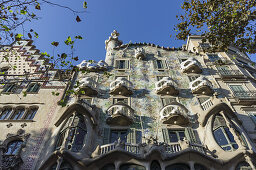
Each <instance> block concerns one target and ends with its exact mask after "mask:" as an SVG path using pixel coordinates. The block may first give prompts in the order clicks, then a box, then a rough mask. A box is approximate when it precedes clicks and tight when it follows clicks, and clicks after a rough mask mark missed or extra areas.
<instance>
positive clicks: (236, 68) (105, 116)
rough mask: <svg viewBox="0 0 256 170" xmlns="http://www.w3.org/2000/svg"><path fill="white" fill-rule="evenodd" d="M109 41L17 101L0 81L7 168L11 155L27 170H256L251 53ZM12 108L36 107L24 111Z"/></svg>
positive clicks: (115, 36) (193, 41)
mask: <svg viewBox="0 0 256 170" xmlns="http://www.w3.org/2000/svg"><path fill="white" fill-rule="evenodd" d="M105 44H106V58H105V61H99V62H96V61H85V60H84V61H82V62H81V64H79V65H77V67H78V68H79V69H78V70H79V71H74V72H73V74H72V78H71V79H70V80H69V84H68V85H66V86H61V85H60V83H62V82H60V81H57V80H56V81H55V82H54V81H48V82H45V86H46V87H47V85H48V88H43V87H45V86H41V85H40V88H36V89H39V90H38V92H37V93H36V94H32V95H30V94H28V95H30V96H26V97H22V99H19V98H15V97H16V96H15V95H16V94H10V95H8V97H6V94H5V92H6V91H5V89H6V88H7V87H8V86H7V85H4V86H3V87H2V88H3V91H2V93H3V94H2V95H1V96H0V101H1V103H0V104H1V105H2V106H1V107H2V110H1V116H0V126H1V129H2V130H3V132H2V133H1V134H0V140H1V148H0V149H1V150H0V151H1V157H0V161H1V162H2V165H1V166H2V168H3V169H4V167H5V166H7V165H6V164H7V162H8V159H9V157H14V158H15V159H17V161H19V164H17V165H15V166H13V167H11V166H9V167H10V168H13V169H24V170H25V169H26V170H29V169H40V170H64V169H65V170H73V169H74V170H80V169H81V170H82V169H90V170H94V169H95V170H119V169H120V170H130V169H135V170H158V169H159V170H160V169H164V170H220V169H223V170H244V169H248V170H249V169H255V168H256V166H255V164H256V159H255V158H256V148H255V144H256V108H255V106H256V95H255V94H256V91H255V88H256V84H255V82H256V74H254V73H255V69H256V67H255V66H254V63H253V62H252V61H251V60H250V59H249V57H248V56H246V55H245V54H243V53H241V52H239V51H238V50H237V49H236V48H235V47H230V49H229V50H228V52H216V53H208V52H207V50H208V49H209V48H210V44H209V43H207V42H206V43H202V42H201V37H199V36H190V37H188V40H187V44H186V45H184V46H183V47H182V48H169V47H160V46H158V45H155V44H151V43H128V44H123V42H122V41H121V40H119V33H118V32H116V31H114V32H113V33H112V34H111V36H110V37H109V39H108V40H106V41H105ZM56 75H61V74H60V73H58V71H56V70H53V72H52V79H53V80H55V79H54V77H59V76H56ZM48 80H50V78H49V79H48ZM53 82H54V83H56V84H55V85H53ZM8 84H10V83H8ZM57 84H58V85H59V86H60V87H59V86H58V85H57ZM20 87H23V91H24V90H25V89H24V88H25V87H26V88H27V89H26V90H27V91H29V89H30V85H29V84H27V85H26V86H25V85H24V86H20ZM33 87H34V86H33ZM31 88H32V87H31ZM51 88H53V89H54V88H55V90H56V89H59V90H60V91H61V95H59V96H53V95H51V91H50V90H49V89H51ZM21 89H22V88H21ZM32 89H34V88H32ZM68 90H69V91H73V92H74V93H73V94H71V95H62V94H63V92H64V91H68ZM59 100H63V101H65V102H66V106H65V107H61V106H58V105H57V101H59ZM18 104H19V105H29V106H28V108H29V107H30V105H31V107H33V108H34V105H35V106H36V107H35V108H38V110H36V113H34V112H33V108H31V109H28V110H29V111H26V109H25V111H23V112H22V113H21V111H20V110H22V109H20V108H21V106H17V108H16V105H18ZM7 106H8V107H7ZM14 107H15V109H14V111H9V110H10V109H9V108H14ZM40 108H41V110H40ZM8 109H9V110H8ZM9 112H10V113H9ZM17 113H19V114H17ZM20 115H21V116H20ZM26 115H31V116H29V117H30V119H29V120H27V117H28V116H26ZM25 124H26V125H27V126H25ZM23 126H24V127H23ZM9 163H10V162H9Z"/></svg>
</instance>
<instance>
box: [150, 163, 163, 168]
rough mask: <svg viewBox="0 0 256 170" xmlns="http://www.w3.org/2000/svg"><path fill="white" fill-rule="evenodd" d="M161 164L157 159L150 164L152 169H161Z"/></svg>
mask: <svg viewBox="0 0 256 170" xmlns="http://www.w3.org/2000/svg"><path fill="white" fill-rule="evenodd" d="M160 169H161V166H160V164H159V163H158V162H157V161H153V162H152V163H151V165H150V170H160Z"/></svg>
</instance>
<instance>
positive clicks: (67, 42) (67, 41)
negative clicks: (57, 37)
mask: <svg viewBox="0 0 256 170" xmlns="http://www.w3.org/2000/svg"><path fill="white" fill-rule="evenodd" d="M71 41H72V40H71V37H70V36H68V38H67V40H65V41H64V42H65V44H66V45H69V44H70V43H71Z"/></svg>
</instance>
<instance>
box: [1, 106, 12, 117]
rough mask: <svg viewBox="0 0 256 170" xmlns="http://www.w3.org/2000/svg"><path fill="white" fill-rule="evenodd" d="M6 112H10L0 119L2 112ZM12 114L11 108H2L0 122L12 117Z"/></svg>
mask: <svg viewBox="0 0 256 170" xmlns="http://www.w3.org/2000/svg"><path fill="white" fill-rule="evenodd" d="M6 110H10V112H9V113H8V114H7V116H5V118H4V119H2V116H3V112H4V111H6ZM12 112H13V108H12V107H4V108H3V109H1V114H0V120H8V119H9V117H10V116H11V115H12Z"/></svg>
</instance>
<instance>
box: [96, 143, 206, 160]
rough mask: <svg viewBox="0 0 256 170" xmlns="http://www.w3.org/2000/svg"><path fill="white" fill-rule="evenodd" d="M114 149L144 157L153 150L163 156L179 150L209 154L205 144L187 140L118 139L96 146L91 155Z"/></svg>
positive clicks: (106, 152) (102, 153)
mask: <svg viewBox="0 0 256 170" xmlns="http://www.w3.org/2000/svg"><path fill="white" fill-rule="evenodd" d="M114 151H119V152H120V151H122V152H126V153H131V154H133V155H136V156H138V157H144V156H145V155H148V154H150V153H151V152H154V151H158V152H160V153H161V154H162V155H165V156H171V155H172V154H177V153H179V152H184V151H194V152H199V153H201V154H203V155H207V156H210V155H211V154H210V153H209V152H207V149H206V147H205V146H203V145H201V144H194V143H190V142H188V141H180V142H176V143H169V144H166V143H149V144H146V143H142V144H130V143H124V142H121V141H120V140H119V141H117V142H114V143H110V144H106V145H102V146H99V147H97V148H96V150H95V151H94V153H93V155H92V157H97V156H101V155H105V154H108V153H110V152H114Z"/></svg>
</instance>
